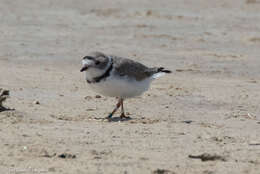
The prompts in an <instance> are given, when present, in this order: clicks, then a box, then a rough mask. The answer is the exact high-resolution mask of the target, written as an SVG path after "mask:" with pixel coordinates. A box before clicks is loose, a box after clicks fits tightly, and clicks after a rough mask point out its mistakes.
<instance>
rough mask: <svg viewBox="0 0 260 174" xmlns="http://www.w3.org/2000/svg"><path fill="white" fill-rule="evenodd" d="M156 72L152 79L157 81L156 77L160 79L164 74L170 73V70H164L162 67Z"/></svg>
mask: <svg viewBox="0 0 260 174" xmlns="http://www.w3.org/2000/svg"><path fill="white" fill-rule="evenodd" d="M156 71H157V72H156V73H154V74H153V75H152V78H153V79H157V78H158V77H161V76H163V75H165V74H166V73H167V74H168V73H171V72H172V71H170V70H166V69H164V68H163V67H160V68H157V70H156Z"/></svg>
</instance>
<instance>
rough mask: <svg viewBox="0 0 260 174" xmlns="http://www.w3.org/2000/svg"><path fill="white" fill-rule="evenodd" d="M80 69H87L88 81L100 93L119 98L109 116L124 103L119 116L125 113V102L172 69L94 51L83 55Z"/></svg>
mask: <svg viewBox="0 0 260 174" xmlns="http://www.w3.org/2000/svg"><path fill="white" fill-rule="evenodd" d="M82 65H83V67H82V68H81V70H80V71H81V72H86V81H87V83H88V85H89V86H90V87H91V88H92V89H93V90H94V91H95V92H97V93H100V94H102V95H105V96H109V97H116V98H118V102H117V104H116V107H115V108H114V110H113V111H112V112H111V113H110V114H109V115H108V116H107V117H106V118H108V119H109V118H111V117H112V116H113V115H114V113H115V112H116V111H117V110H118V108H119V107H120V106H121V115H120V118H121V119H123V118H129V117H127V116H126V115H125V112H124V105H123V102H124V100H125V99H126V98H131V97H136V96H139V95H141V94H142V93H143V92H145V91H147V90H148V89H149V86H150V84H151V82H152V81H153V80H154V79H156V78H158V77H160V76H162V75H164V74H166V73H171V71H170V70H166V69H164V68H163V67H154V68H149V67H147V66H145V65H143V64H141V63H139V62H136V61H133V60H131V59H127V58H122V57H117V56H113V55H106V54H104V53H102V52H91V53H90V54H88V55H87V56H85V57H83V60H82Z"/></svg>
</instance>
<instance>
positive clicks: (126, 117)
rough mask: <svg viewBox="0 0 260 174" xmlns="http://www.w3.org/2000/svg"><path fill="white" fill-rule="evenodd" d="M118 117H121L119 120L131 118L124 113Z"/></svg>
mask: <svg viewBox="0 0 260 174" xmlns="http://www.w3.org/2000/svg"><path fill="white" fill-rule="evenodd" d="M120 119H121V120H122V119H126V120H128V119H131V117H129V116H126V115H125V113H122V114H121V115H120Z"/></svg>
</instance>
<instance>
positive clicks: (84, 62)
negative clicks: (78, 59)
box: [82, 59, 94, 65]
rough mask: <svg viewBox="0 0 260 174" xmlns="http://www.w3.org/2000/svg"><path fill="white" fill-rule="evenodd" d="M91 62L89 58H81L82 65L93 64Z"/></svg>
mask: <svg viewBox="0 0 260 174" xmlns="http://www.w3.org/2000/svg"><path fill="white" fill-rule="evenodd" d="M93 63H94V61H93V60H89V59H83V60H82V64H83V65H91V64H93Z"/></svg>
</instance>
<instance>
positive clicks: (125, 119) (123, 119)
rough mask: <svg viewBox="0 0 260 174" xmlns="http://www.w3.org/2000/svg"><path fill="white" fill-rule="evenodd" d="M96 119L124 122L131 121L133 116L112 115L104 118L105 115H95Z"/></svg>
mask: <svg viewBox="0 0 260 174" xmlns="http://www.w3.org/2000/svg"><path fill="white" fill-rule="evenodd" d="M94 119H95V120H101V121H107V122H123V121H129V120H132V118H131V117H127V118H121V117H111V118H108V117H106V118H104V117H95V118H94Z"/></svg>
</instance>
